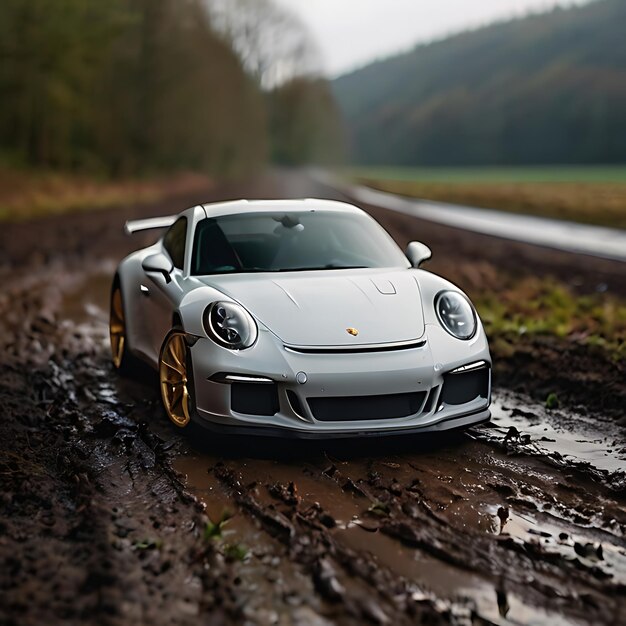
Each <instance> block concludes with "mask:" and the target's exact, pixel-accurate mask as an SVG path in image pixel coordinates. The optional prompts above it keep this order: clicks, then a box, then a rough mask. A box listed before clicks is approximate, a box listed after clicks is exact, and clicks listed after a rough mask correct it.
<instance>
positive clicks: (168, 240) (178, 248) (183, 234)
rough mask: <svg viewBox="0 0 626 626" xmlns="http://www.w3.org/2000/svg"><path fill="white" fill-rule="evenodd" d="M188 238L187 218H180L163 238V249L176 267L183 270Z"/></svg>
mask: <svg viewBox="0 0 626 626" xmlns="http://www.w3.org/2000/svg"><path fill="white" fill-rule="evenodd" d="M186 238H187V218H186V217H180V218H178V219H177V220H176V221H175V222H174V224H172V226H171V227H170V229H169V230H168V231H167V233H165V237H163V247H164V248H165V249H166V250H167V253H168V254H169V255H170V258H171V259H172V263H173V264H174V267H177V268H178V269H183V264H184V263H185V240H186Z"/></svg>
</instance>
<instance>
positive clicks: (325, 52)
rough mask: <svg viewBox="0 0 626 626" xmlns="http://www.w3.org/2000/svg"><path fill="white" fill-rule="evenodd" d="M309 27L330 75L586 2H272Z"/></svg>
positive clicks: (379, 0) (565, 0)
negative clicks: (424, 44)
mask: <svg viewBox="0 0 626 626" xmlns="http://www.w3.org/2000/svg"><path fill="white" fill-rule="evenodd" d="M275 1H276V2H277V3H278V4H280V5H282V6H284V7H287V8H288V9H290V10H291V11H292V12H294V13H296V15H298V16H299V17H300V19H301V20H302V22H304V24H306V26H308V28H309V30H310V31H311V33H312V34H313V36H314V38H315V40H316V42H317V44H318V46H319V48H320V52H321V54H322V61H323V64H324V70H325V73H326V74H327V75H328V76H331V77H334V76H338V75H339V74H343V73H345V72H347V71H349V70H351V69H354V68H355V67H359V66H361V65H365V64H366V63H368V62H370V61H373V60H374V59H376V58H380V57H384V56H389V55H391V54H394V53H396V52H402V51H404V50H407V49H410V48H412V47H413V46H414V45H415V44H416V43H421V42H426V41H431V40H433V39H438V38H441V37H443V36H445V35H448V34H451V33H455V32H459V31H461V30H465V29H467V28H475V27H477V26H481V25H483V24H488V23H489V22H493V21H496V20H500V19H503V18H508V17H512V16H516V15H524V14H525V13H528V12H530V11H535V12H536V11H539V10H545V9H549V8H551V7H554V6H556V5H561V6H571V5H573V4H582V3H583V2H584V1H585V0H275Z"/></svg>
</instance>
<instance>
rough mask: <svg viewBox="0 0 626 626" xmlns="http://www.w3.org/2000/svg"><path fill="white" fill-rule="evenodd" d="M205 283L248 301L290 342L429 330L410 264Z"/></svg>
mask: <svg viewBox="0 0 626 626" xmlns="http://www.w3.org/2000/svg"><path fill="white" fill-rule="evenodd" d="M202 282H204V283H205V284H207V285H209V286H211V287H214V288H216V289H218V290H219V291H221V292H222V293H224V294H225V295H227V296H229V297H230V298H232V299H233V300H236V301H237V302H239V303H240V304H242V305H243V306H244V307H245V308H246V309H247V310H248V311H249V312H250V313H252V315H254V317H256V318H257V319H258V320H259V321H260V322H261V323H262V324H264V325H265V326H266V327H267V328H269V329H270V330H271V331H272V332H273V333H274V334H275V335H277V336H278V337H279V338H280V339H281V340H282V341H283V342H285V343H286V344H291V345H296V346H356V345H365V344H380V343H391V342H402V341H411V340H414V339H419V338H420V337H421V336H422V335H423V334H424V315H423V312H422V302H421V298H420V290H419V285H418V282H417V279H416V276H415V274H414V273H412V272H411V271H410V270H406V269H405V270H397V271H388V270H385V271H376V270H374V271H368V272H364V271H363V270H324V271H321V272H318V271H313V272H292V273H289V274H272V275H269V274H263V275H260V274H256V275H255V274H233V275H229V276H219V277H217V276H206V277H203V278H202ZM347 329H356V330H357V331H358V335H356V336H353V335H352V334H350V333H349V332H348V330H347Z"/></svg>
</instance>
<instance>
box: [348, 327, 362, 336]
mask: <svg viewBox="0 0 626 626" xmlns="http://www.w3.org/2000/svg"><path fill="white" fill-rule="evenodd" d="M346 332H347V333H348V334H349V335H352V336H353V337H356V336H357V335H358V334H359V331H358V330H357V329H356V328H346Z"/></svg>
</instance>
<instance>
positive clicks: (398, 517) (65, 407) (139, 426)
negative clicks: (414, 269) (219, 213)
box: [0, 175, 626, 625]
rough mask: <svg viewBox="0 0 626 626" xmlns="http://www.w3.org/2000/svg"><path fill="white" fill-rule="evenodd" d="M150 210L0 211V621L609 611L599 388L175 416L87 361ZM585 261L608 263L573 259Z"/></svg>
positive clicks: (607, 492) (557, 619)
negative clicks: (408, 422) (575, 402)
mask: <svg viewBox="0 0 626 626" xmlns="http://www.w3.org/2000/svg"><path fill="white" fill-rule="evenodd" d="M307 185H313V183H307V182H303V181H302V177H299V176H295V175H293V176H290V177H286V178H283V179H281V180H280V181H276V179H269V180H267V179H264V180H262V181H257V182H256V183H254V186H253V188H252V189H253V191H248V192H247V193H249V194H252V193H254V194H255V195H279V194H286V195H315V192H317V193H319V192H320V191H322V190H319V189H317V188H311V187H308V186H307ZM237 191H239V193H240V194H242V193H243V192H242V191H241V190H222V191H221V192H213V193H221V194H222V195H224V196H228V195H230V194H232V195H235V194H236V192H237ZM186 200H187V199H186ZM188 200H189V201H191V199H188ZM180 203H182V206H185V202H183V201H182V200H181V201H180ZM150 210H151V209H150V208H146V209H134V210H131V211H128V212H121V211H119V212H114V213H112V214H104V213H102V214H96V215H93V216H91V217H90V216H84V215H83V216H80V217H79V218H77V219H76V220H75V221H72V218H71V217H66V218H62V219H59V218H57V219H55V220H50V221H48V222H44V223H40V224H39V225H37V226H31V227H30V228H29V227H27V226H24V225H20V226H19V227H17V226H16V227H5V231H4V232H3V233H2V234H1V235H0V239H2V244H3V245H2V247H1V248H0V249H1V252H0V262H2V264H3V265H2V268H1V269H0V280H2V284H3V290H2V292H1V293H0V349H1V350H2V354H3V355H4V357H3V359H2V365H1V370H2V376H1V377H0V400H1V401H2V406H3V413H4V415H3V420H2V423H0V441H1V442H2V443H1V444H0V481H1V483H0V484H1V489H0V499H1V500H0V506H1V508H0V511H1V513H0V623H2V624H40V623H98V624H123V623H129V622H131V621H133V622H136V623H137V622H138V623H148V622H149V623H153V624H161V623H163V624H165V623H168V624H169V623H181V624H184V623H198V621H199V620H202V621H203V622H207V623H216V624H219V623H250V624H307V625H308V624H328V623H347V624H362V623H370V622H371V623H375V624H376V623H377V624H405V623H406V624H409V623H422V622H425V623H432V624H439V623H442V624H474V623H476V624H508V623H512V624H542V625H552V624H556V625H558V624H618V623H624V622H625V621H626V599H625V598H626V474H625V469H626V439H625V437H624V426H623V424H620V414H619V411H618V410H616V409H615V406H613V405H611V411H610V414H609V413H607V414H603V413H601V412H598V411H595V410H591V409H590V407H588V406H587V407H585V406H582V407H580V408H581V410H580V412H577V411H574V410H572V409H571V408H568V407H563V408H562V409H560V410H553V411H547V410H546V409H545V408H544V407H543V405H542V404H540V403H538V402H536V401H534V400H533V399H532V398H531V397H530V396H528V395H524V394H520V393H517V392H513V391H510V390H507V388H506V385H505V384H503V383H506V380H502V376H501V377H500V381H498V382H499V385H498V386H497V388H496V390H495V396H494V405H493V419H492V423H491V424H489V425H487V426H484V427H480V428H475V429H472V430H470V431H467V432H464V433H453V434H446V435H445V436H437V437H424V436H422V437H406V436H405V437H402V438H393V439H388V440H384V441H382V442H381V441H376V442H373V441H371V440H368V441H340V442H292V441H290V442H281V441H258V440H254V439H242V438H215V437H212V436H201V435H198V434H197V433H194V435H193V436H192V437H189V436H185V435H184V434H183V433H182V432H181V431H179V430H177V429H175V428H174V427H173V426H171V425H169V423H168V422H167V421H166V419H165V417H164V415H163V413H162V410H161V409H160V407H159V401H158V395H157V390H156V383H155V378H154V375H153V374H151V373H150V372H149V371H146V372H142V373H140V375H138V376H137V377H136V378H134V379H131V380H124V379H120V378H119V377H117V376H116V375H115V373H114V372H113V371H112V367H111V365H110V364H109V361H108V354H107V317H108V315H107V301H108V290H109V283H110V278H111V275H112V272H113V270H114V267H115V264H116V262H117V261H118V260H119V258H121V256H122V255H123V254H124V253H126V251H129V250H131V249H132V248H133V247H134V246H138V245H142V242H141V241H139V240H138V239H135V240H130V239H124V237H123V235H122V233H121V225H122V221H123V219H125V218H126V217H127V215H128V214H142V211H144V212H145V214H150ZM152 210H153V211H160V212H165V211H166V210H169V207H166V206H162V207H153V208H152ZM378 217H379V219H381V215H379V216H378ZM382 218H384V215H382ZM392 226H393V228H399V225H398V224H395V225H391V226H389V228H390V230H392V232H393V228H392ZM7 229H8V230H7ZM435 235H437V233H434V236H435ZM425 239H427V237H425ZM2 255H4V258H2ZM541 262H545V263H546V264H548V263H549V259H544V260H543V261H541ZM594 271H595V270H594ZM600 272H604V274H602V275H603V276H609V280H612V281H614V282H615V281H618V278H617V277H618V276H619V272H618V271H617V270H614V269H613V267H612V266H608V265H607V266H602V268H599V269H598V273H596V274H592V275H591V274H589V273H588V274H584V271H583V270H581V275H583V276H584V279H585V280H591V281H592V280H597V279H598V278H597V276H599V275H600ZM556 273H558V270H556ZM544 382H545V381H544ZM622 417H623V416H622ZM622 421H623V420H622Z"/></svg>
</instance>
